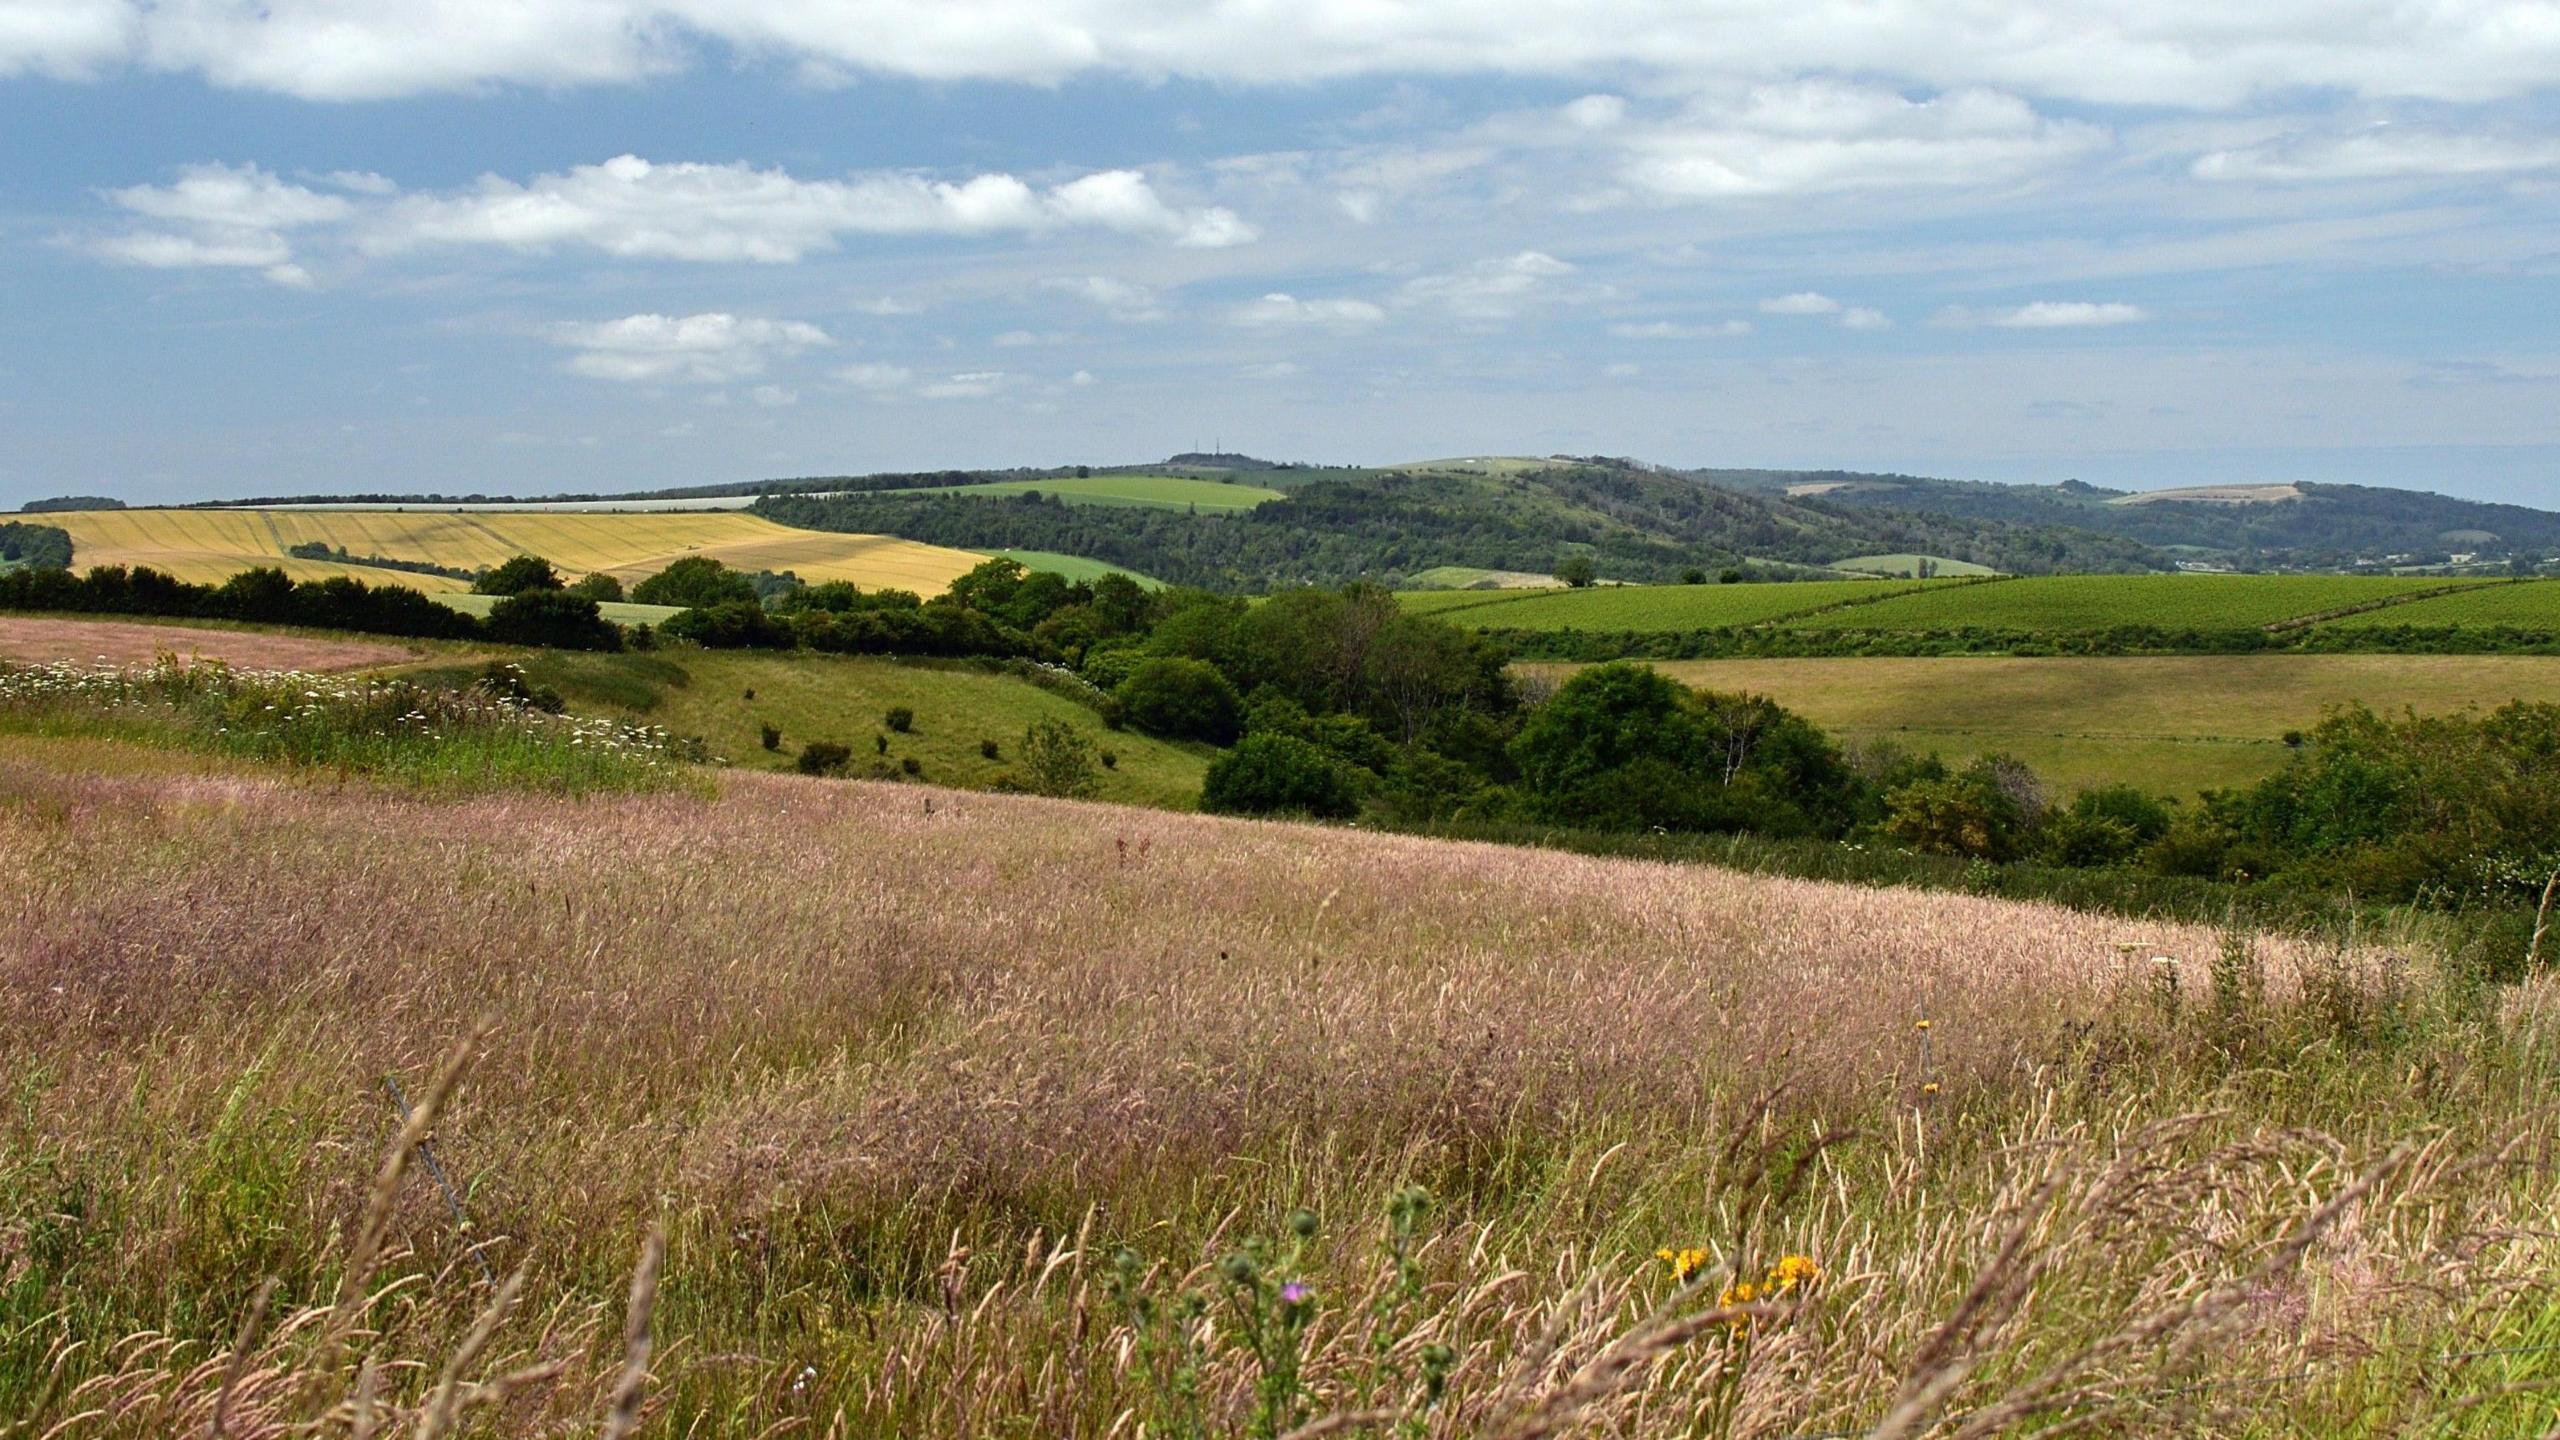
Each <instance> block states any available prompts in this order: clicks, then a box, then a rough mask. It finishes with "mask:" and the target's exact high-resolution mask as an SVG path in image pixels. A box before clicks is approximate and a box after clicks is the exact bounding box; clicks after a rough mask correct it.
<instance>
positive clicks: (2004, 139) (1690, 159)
mask: <svg viewBox="0 0 2560 1440" xmlns="http://www.w3.org/2000/svg"><path fill="white" fill-rule="evenodd" d="M1589 103H1590V102H1589V101H1588V100H1583V101H1576V102H1575V105H1576V106H1587V105H1588V104H1589ZM1562 127H1563V133H1564V134H1565V135H1566V136H1568V137H1574V138H1581V137H1589V138H1593V139H1597V140H1599V141H1602V142H1604V143H1606V144H1608V145H1610V146H1613V147H1614V148H1615V149H1616V151H1617V152H1618V155H1619V163H1618V177H1619V179H1620V180H1621V181H1622V182H1623V183H1624V184H1625V185H1626V186H1627V187H1629V188H1630V189H1632V190H1633V191H1634V192H1636V193H1637V194H1640V195H1645V196H1649V197H1652V198H1655V199H1660V200H1674V201H1704V200H1747V199H1754V198H1761V197H1768V196H1787V195H1816V194H1827V193H1836V192H1844V191H1855V190H1880V189H1906V188H1916V187H1933V186H1934V187H1946V186H1972V185H1996V184H2005V183H2009V182H2012V181H2016V180H2020V179H2024V178H2026V177H2028V176H2032V175H2035V174H2037V173H2039V172H2043V171H2047V170H2051V169H2055V168H2058V167H2060V166H2063V165H2065V164H2068V163H2070V162H2073V161H2076V160H2079V159H2081V158H2083V157H2085V156H2087V155H2090V154H2092V153H2094V152H2096V151H2098V150H2101V149H2103V148H2105V147H2106V146H2107V145H2108V144H2110V143H2111V141H2112V137H2111V136H2110V135H2109V134H2108V133H2107V132H2106V131H2105V130H2103V129H2101V128H2099V127H2097V126H2095V125H2089V124H2085V123H2082V122H2078V121H2068V120H2051V119H2047V118H2046V117H2044V116H2042V115H2039V114H2037V113H2036V111H2035V109H2034V107H2033V106H2031V105H2029V104H2028V103H2027V102H2026V101H2024V100H2021V99H2019V98H2018V97H2016V96H2014V95H2007V94H2001V93H1998V92H1995V91H1990V90H1982V89H1968V90H1958V91H1951V92H1948V93H1945V94H1941V95H1937V96H1934V97H1931V98H1928V99H1922V100H1913V99H1909V98H1906V97H1905V96H1903V95H1902V94H1900V93H1899V92H1897V91H1893V90H1888V89H1883V88H1879V87H1876V86H1869V85H1850V84H1844V83H1841V82H1838V81H1832V80H1821V79H1814V80H1802V81H1796V82H1792V83H1788V84H1782V85H1763V86H1759V87H1757V88H1754V89H1752V90H1751V91H1749V92H1748V93H1747V94H1746V95H1744V96H1743V97H1742V98H1741V99H1740V100H1738V101H1725V100H1710V101H1706V102H1701V103H1699V104H1696V105H1693V106H1691V107H1690V108H1689V109H1688V110H1687V111H1685V112H1683V113H1681V114H1679V115H1676V116H1673V117H1670V118H1667V119H1660V120H1646V121H1630V120H1627V119H1626V118H1625V116H1624V115H1623V113H1620V114H1617V115H1614V116H1612V117H1610V118H1609V119H1608V120H1607V121H1606V123H1600V124H1595V123H1593V121H1592V119H1591V117H1590V115H1589V114H1588V113H1587V112H1586V113H1584V114H1582V115H1579V116H1577V115H1576V114H1575V113H1574V106H1568V107H1566V109H1565V112H1564V115H1563V117H1562Z"/></svg>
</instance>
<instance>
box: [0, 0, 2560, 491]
mask: <svg viewBox="0 0 2560 1440" xmlns="http://www.w3.org/2000/svg"><path fill="white" fill-rule="evenodd" d="M0 136H5V137H6V138H7V143H8V154H9V156H10V160H9V163H8V164H7V165H6V166H5V167H0V314H4V315H5V316H6V323H5V325H0V505H8V504H14V503H16V502H19V501H23V500H26V499H30V498H34V497H37V496H41V495H49V494H56V493H62V492H103V493H108V494H114V495H118V496H122V497H125V498H128V499H132V500H163V499H193V498H205V497H211V496H226V495H228V496H236V495H246V494H281V493H293V492H309V491H322V490H355V489H366V490H370V489H399V490H414V489H442V490H454V491H461V490H486V491H491V492H538V491H551V490H574V489H591V488H598V487H614V488H621V487H643V486H658V485H675V484H691V483H704V482H710V481H726V480H744V479H753V478H759V477H764V476H773V475H800V474H828V473H843V472H858V471H868V470H883V469H901V468H910V467H941V466H985V465H1010V464H1057V463H1072V462H1079V461H1082V462H1120V461H1130V460H1139V459H1146V458H1153V457H1160V456H1162V455H1164V454H1166V453H1169V452H1171V451H1174V450H1180V449H1188V448H1194V447H1198V446H1206V445H1208V444H1210V443H1212V442H1216V441H1223V442H1224V443H1225V444H1226V445H1227V446H1229V447H1230V448H1237V449H1245V450H1250V451H1253V452H1255V453H1259V454H1264V455H1271V456H1276V457H1282V458H1296V459H1307V460H1317V461H1336V462H1339V461H1363V462H1388V461H1395V460H1400V459H1416V458H1424V457H1429V456H1437V455H1449V454H1465V453H1494V452H1516V453H1549V452H1558V451H1564V452H1576V453H1588V452H1593V451H1601V452H1607V453H1613V454H1631V455H1636V456H1641V457H1644V458H1647V459H1652V460H1658V461H1663V462H1667V463H1673V464H1682V465H1753V466H1807V467H1842V468H1861V469H1893V470H1906V471H1916V472H1921V473H1933V474H1947V475H1957V476H1967V477H1978V478H1990V479H2007V480H2022V481H2053V480H2059V479H2063V478H2067V477H2075V476H2076V477H2079V478H2082V479H2087V480H2091V481H2096V482H2100V483H2109V484H2119V485H2128V486H2139V487H2156V486H2162V485H2175V484H2188V483H2205V482H2227V481H2235V480H2256V479H2266V480H2344V481H2361V482H2371V483H2384V484H2402V485H2411V486H2417V487H2421V488H2430V489H2440V490H2445V491H2449V492H2453V493H2459V494H2468V495H2475V496H2480V497H2483V498H2499V499H2512V500H2520V501H2524V502H2527V503H2539V504H2544V505H2553V506H2560V340H2555V330H2556V329H2560V326H2555V323H2554V322H2555V319H2560V3H2555V0H2439V3H2436V4H2432V5H2429V6H2408V5H2401V4H2394V3H2390V0H2316V3H2315V0H2261V3H2257V4H2253V5H2251V6H2249V7H2246V10H2245V13H2242V12H2239V11H2236V10H2235V8H2234V7H2231V6H2229V5H2228V4H2227V3H2222V0H2216V3H2200V0H2145V3H2134V0H2080V3H2074V4H2067V5H2065V4H2047V5H2035V6H2030V5H2003V4H2000V3H1996V0H1897V3H1894V4H1891V5H1885V6H1878V5H1874V4H1872V3H1864V0H1793V3H1786V4H1780V3H1776V0H1708V3H1701V0H1679V3H1674V0H1586V3H1584V4H1581V5H1579V6H1575V7H1564V6H1558V5H1554V4H1550V3H1538V4H1530V3H1521V0H1475V3H1469V4H1464V5H1458V4H1429V3H1402V4H1388V3H1352V0H1330V3H1303V4H1295V5H1288V6H1281V5H1274V4H1271V3H1268V0H1215V3H1203V0H1187V3H1176V0H971V3H948V0H945V3H932V4H927V3H909V0H887V3H884V0H723V3H716V4H715V3H712V0H404V3H397V4H393V3H366V0H334V3H324V0H266V3H260V4H250V3H245V0H158V3H153V4H136V3H133V0H0Z"/></svg>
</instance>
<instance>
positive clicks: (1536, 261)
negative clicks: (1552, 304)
mask: <svg viewBox="0 0 2560 1440" xmlns="http://www.w3.org/2000/svg"><path fill="white" fill-rule="evenodd" d="M1573 273H1574V267H1573V266H1572V265H1570V264H1568V263H1566V262H1565V261H1562V260H1559V259H1557V258H1556V257H1554V256H1553V255H1549V254H1546V253H1544V252H1542V251H1537V250H1523V251H1521V252H1520V253H1518V254H1516V255H1506V256H1503V257H1501V258H1498V259H1492V260H1479V261H1477V262H1476V263H1475V264H1473V265H1470V266H1468V267H1467V268H1465V269H1463V270H1453V271H1451V272H1449V273H1447V274H1445V275H1425V276H1422V277H1420V278H1418V279H1413V280H1408V281H1406V282H1405V283H1404V286H1403V288H1402V289H1400V290H1398V291H1397V292H1396V299H1397V301H1398V303H1400V304H1406V305H1429V306H1435V307H1437V308H1439V309H1442V310H1446V311H1447V312H1449V313H1450V314H1452V315H1455V316H1458V317H1459V318H1461V319H1467V320H1507V319H1509V318H1510V317H1512V316H1513V315H1516V314H1518V313H1519V312H1520V311H1521V309H1522V308H1524V307H1525V306H1528V305H1532V304H1536V303H1540V302H1542V301H1545V300H1548V299H1552V298H1556V297H1557V296H1558V294H1559V291H1558V289H1557V287H1556V285H1555V284H1554V282H1555V281H1557V280H1560V279H1562V278H1563V277H1565V276H1567V275H1571V274H1573Z"/></svg>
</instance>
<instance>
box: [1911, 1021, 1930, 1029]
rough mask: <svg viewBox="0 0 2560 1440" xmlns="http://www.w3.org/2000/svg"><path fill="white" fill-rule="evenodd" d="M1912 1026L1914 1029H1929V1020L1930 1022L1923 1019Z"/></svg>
mask: <svg viewBox="0 0 2560 1440" xmlns="http://www.w3.org/2000/svg"><path fill="white" fill-rule="evenodd" d="M1911 1028H1912V1029H1914V1030H1926V1029H1928V1028H1929V1022H1928V1021H1926V1020H1922V1021H1920V1022H1918V1023H1916V1024H1914V1025H1913V1026H1912V1027H1911Z"/></svg>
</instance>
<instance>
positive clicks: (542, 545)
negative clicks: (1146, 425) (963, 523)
mask: <svg viewBox="0 0 2560 1440" xmlns="http://www.w3.org/2000/svg"><path fill="white" fill-rule="evenodd" d="M46 523H47V524H51V525H59V526H61V527H62V528H63V529H65V530H67V531H69V532H70V533H71V543H72V547H73V552H74V559H75V561H76V562H77V563H78V564H79V565H80V566H81V567H82V568H84V569H85V568H87V567H89V566H93V565H148V566H150V567H151V568H153V569H155V570H161V571H165V572H167V573H169V574H172V575H175V576H177V577H178V578H179V579H181V580H192V581H197V582H199V583H206V582H219V581H221V580H224V579H226V578H228V577H230V576H231V575H234V574H236V573H238V572H239V571H241V570H244V569H246V568H248V567H249V566H251V565H272V566H278V567H280V568H282V569H283V570H285V571H286V572H287V573H289V574H291V575H293V576H294V577H295V578H296V579H303V580H314V579H325V578H327V577H328V576H331V575H352V576H354V577H355V578H357V579H359V580H363V581H366V582H368V583H370V584H376V585H407V586H409V587H410V588H412V589H417V590H424V591H427V592H428V593H430V594H434V593H439V592H444V591H452V590H462V589H466V588H468V587H467V586H466V584H465V583H464V582H463V581H460V580H455V579H451V578H448V577H445V576H441V575H420V574H412V573H409V572H406V571H400V570H388V569H382V568H379V567H374V566H362V565H341V564H337V563H335V562H331V561H320V560H297V559H293V558H291V557H289V556H287V555H286V554H285V552H286V551H287V550H288V549H290V548H291V547H292V546H294V545H297V544H300V543H303V542H305V541H313V540H316V541H320V542H322V543H325V544H328V545H334V546H343V547H344V548H345V549H346V550H347V552H348V553H350V554H353V555H381V556H386V557H389V558H391V559H395V560H425V561H430V562H432V563H435V564H438V565H445V566H450V567H453V568H456V569H466V570H467V569H475V568H479V567H483V566H490V565H496V564H498V563H500V562H501V561H504V560H506V559H508V558H509V557H511V556H515V555H540V556H542V557H543V558H545V559H547V560H549V561H551V562H552V564H554V565H555V566H557V567H559V569H560V571H561V572H562V573H563V574H565V575H568V576H571V577H572V578H574V577H576V576H580V575H585V574H589V573H591V572H595V571H602V572H604V573H606V574H609V575H613V576H616V577H618V578H620V579H621V580H623V581H624V582H625V583H629V582H632V581H636V580H641V579H645V578H647V577H648V576H650V575H654V574H656V573H657V572H658V571H660V570H663V569H665V568H666V567H667V565H668V564H669V563H670V562H672V561H675V560H678V559H681V558H683V557H684V556H687V555H707V556H710V557H711V558H713V559H715V560H719V561H721V562H722V563H724V564H727V565H730V566H732V567H735V568H737V569H740V570H792V571H797V572H798V573H799V575H800V577H801V578H802V579H804V580H808V581H812V582H816V581H824V580H851V581H853V582H854V583H855V584H857V585H861V586H863V587H864V588H866V589H879V588H886V587H895V588H897V589H902V590H913V591H915V592H917V593H918V594H923V595H933V594H938V593H940V592H941V591H942V590H943V589H944V588H945V587H946V586H948V585H949V584H950V583H951V581H952V580H953V579H955V578H957V577H958V576H960V575H961V574H963V573H965V572H966V571H967V570H968V569H969V568H970V567H971V566H973V565H976V564H977V563H978V562H979V560H980V559H981V558H982V557H980V556H976V555H972V554H970V553H968V552H967V551H962V550H948V549H944V548H943V547H941V546H938V545H925V544H920V543H918V542H916V541H912V540H900V539H897V538H895V537H892V536H886V535H839V534H830V533H822V532H819V531H814V530H794V529H792V528H790V527H789V526H785V525H777V524H775V523H774V522H772V521H770V520H767V519H764V518H763V517H761V516H756V515H744V514H739V513H736V512H734V511H667V512H654V513H615V514H580V513H570V512H545V513H509V514H499V513H492V512H486V511H449V510H408V511H398V510H294V509H278V510H90V511H75V512H70V513H64V514H56V515H52V516H48V517H47V519H46Z"/></svg>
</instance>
